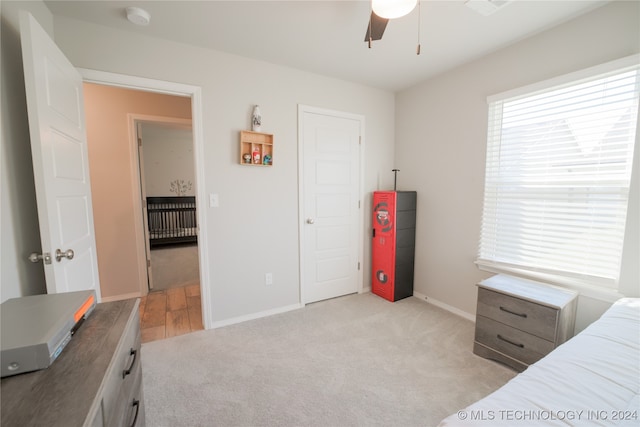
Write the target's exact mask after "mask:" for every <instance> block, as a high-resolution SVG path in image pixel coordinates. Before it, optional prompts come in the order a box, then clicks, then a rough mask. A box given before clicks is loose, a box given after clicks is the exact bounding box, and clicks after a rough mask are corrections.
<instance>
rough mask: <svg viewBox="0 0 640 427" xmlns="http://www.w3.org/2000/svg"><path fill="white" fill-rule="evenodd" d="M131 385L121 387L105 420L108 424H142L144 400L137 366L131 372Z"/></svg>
mask: <svg viewBox="0 0 640 427" xmlns="http://www.w3.org/2000/svg"><path fill="white" fill-rule="evenodd" d="M131 379H132V381H131V383H130V384H131V386H132V387H130V388H128V387H123V388H122V390H120V394H119V396H118V399H117V403H116V407H115V408H114V411H113V412H112V413H111V417H110V418H109V420H108V421H107V425H108V426H113V427H131V426H134V425H135V426H143V425H144V402H143V400H142V369H140V368H139V367H138V369H136V370H135V371H133V372H132V374H131Z"/></svg>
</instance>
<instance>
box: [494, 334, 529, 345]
mask: <svg viewBox="0 0 640 427" xmlns="http://www.w3.org/2000/svg"><path fill="white" fill-rule="evenodd" d="M498 339H499V340H502V341H504V342H506V343H509V344H511V345H515V346H516V347H520V348H524V344H518V343H516V342H513V341H511V340H508V339H506V338H505V337H503V336H502V335H500V334H498Z"/></svg>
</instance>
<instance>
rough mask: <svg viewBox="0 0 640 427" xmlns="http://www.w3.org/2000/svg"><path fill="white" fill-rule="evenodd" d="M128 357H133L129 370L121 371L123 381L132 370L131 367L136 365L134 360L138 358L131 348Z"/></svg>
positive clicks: (136, 352) (136, 351) (135, 351)
mask: <svg viewBox="0 0 640 427" xmlns="http://www.w3.org/2000/svg"><path fill="white" fill-rule="evenodd" d="M129 356H133V360H132V361H131V365H129V368H128V369H125V370H124V371H122V378H123V379H124V378H125V377H126V376H127V375H129V374H130V373H131V370H132V369H133V365H135V364H136V359H137V358H138V350H134V349H133V348H132V349H131V351H130V352H129Z"/></svg>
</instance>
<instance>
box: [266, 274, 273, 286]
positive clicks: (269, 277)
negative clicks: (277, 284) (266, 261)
mask: <svg viewBox="0 0 640 427" xmlns="http://www.w3.org/2000/svg"><path fill="white" fill-rule="evenodd" d="M264 284H265V285H273V274H272V273H265V275H264Z"/></svg>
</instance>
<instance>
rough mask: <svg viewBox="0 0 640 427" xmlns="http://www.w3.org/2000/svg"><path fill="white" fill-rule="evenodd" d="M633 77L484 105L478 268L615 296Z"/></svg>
mask: <svg viewBox="0 0 640 427" xmlns="http://www.w3.org/2000/svg"><path fill="white" fill-rule="evenodd" d="M638 68H639V67H638V65H637V61H636V64H635V65H633V66H628V67H626V68H624V69H618V70H616V71H614V72H609V73H606V74H600V75H598V76H593V77H590V78H586V79H581V80H580V81H574V82H571V83H566V84H563V85H559V86H558V85H556V86H554V87H550V88H547V89H544V90H538V91H536V92H535V93H529V94H521V95H519V96H515V97H509V98H502V99H500V98H497V99H490V102H489V128H488V141H487V159H486V162H487V164H486V177H485V195H484V209H483V218H482V229H481V236H480V247H479V259H478V264H479V265H480V266H481V267H482V266H488V267H491V268H492V269H494V270H497V271H500V270H501V269H503V270H506V271H512V270H514V269H516V270H518V271H524V272H526V273H531V272H533V273H543V274H545V275H548V274H551V275H555V276H561V277H565V278H566V277H569V278H579V279H581V280H582V281H587V282H588V283H590V284H594V285H600V286H605V287H609V288H614V289H616V288H617V282H618V277H619V271H620V260H621V255H622V246H623V241H624V233H625V223H626V212H627V201H628V197H629V184H630V180H631V165H632V157H633V148H634V142H635V139H636V125H637V121H638V88H639V76H638Z"/></svg>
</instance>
